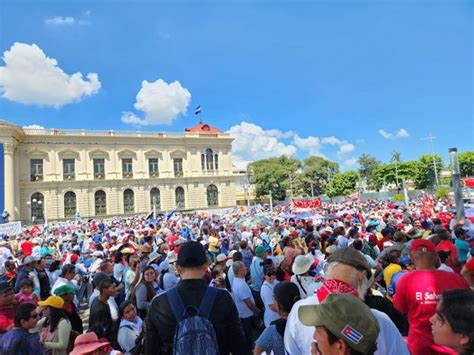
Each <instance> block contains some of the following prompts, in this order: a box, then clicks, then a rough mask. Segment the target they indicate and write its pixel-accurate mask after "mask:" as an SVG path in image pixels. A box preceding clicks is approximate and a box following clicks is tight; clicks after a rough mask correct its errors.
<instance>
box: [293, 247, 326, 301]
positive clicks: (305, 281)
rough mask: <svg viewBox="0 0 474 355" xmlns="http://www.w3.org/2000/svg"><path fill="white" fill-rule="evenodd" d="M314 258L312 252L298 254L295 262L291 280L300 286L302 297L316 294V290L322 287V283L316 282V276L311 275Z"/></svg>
mask: <svg viewBox="0 0 474 355" xmlns="http://www.w3.org/2000/svg"><path fill="white" fill-rule="evenodd" d="M314 260H315V259H314V257H313V256H312V255H311V254H307V255H298V256H297V257H296V259H295V262H294V263H293V266H292V271H293V274H294V275H293V276H291V282H293V283H294V284H295V285H296V286H298V289H299V290H300V297H301V298H306V297H309V296H312V295H314V291H316V290H317V289H318V288H319V287H321V283H320V282H316V280H315V278H314V276H311V275H310V270H311V266H312V265H313V263H314Z"/></svg>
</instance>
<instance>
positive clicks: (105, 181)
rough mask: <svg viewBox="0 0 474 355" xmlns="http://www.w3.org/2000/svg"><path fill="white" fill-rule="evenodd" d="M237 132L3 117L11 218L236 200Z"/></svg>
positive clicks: (144, 209) (116, 212) (221, 203)
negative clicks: (38, 123)
mask: <svg viewBox="0 0 474 355" xmlns="http://www.w3.org/2000/svg"><path fill="white" fill-rule="evenodd" d="M232 140H233V139H232V137H230V136H229V135H228V134H225V133H223V132H222V131H220V130H219V129H217V128H215V127H212V126H209V125H207V124H203V123H200V124H198V125H196V126H195V127H193V128H190V129H186V130H185V132H183V133H179V134H178V133H165V132H140V131H112V130H110V131H89V130H70V129H64V130H62V129H31V128H21V127H19V126H17V125H14V124H12V123H9V122H6V121H0V143H1V144H3V159H4V160H3V165H4V184H3V185H4V186H3V189H4V208H5V209H6V210H7V211H8V213H9V214H10V221H13V220H23V221H26V222H31V221H32V220H36V221H42V220H45V219H47V220H48V221H52V220H60V219H73V218H74V217H75V216H76V213H80V215H81V217H82V218H87V217H95V216H117V215H127V214H138V213H148V212H149V211H151V210H153V208H155V209H156V211H171V210H173V209H174V208H175V207H179V208H180V209H183V210H191V209H204V208H220V207H230V206H235V181H236V180H235V176H234V174H233V171H232V156H231V143H232Z"/></svg>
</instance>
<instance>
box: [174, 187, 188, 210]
mask: <svg viewBox="0 0 474 355" xmlns="http://www.w3.org/2000/svg"><path fill="white" fill-rule="evenodd" d="M175 199H176V208H184V207H185V205H186V203H185V198H184V189H183V188H182V187H181V186H179V187H177V188H176V190H175Z"/></svg>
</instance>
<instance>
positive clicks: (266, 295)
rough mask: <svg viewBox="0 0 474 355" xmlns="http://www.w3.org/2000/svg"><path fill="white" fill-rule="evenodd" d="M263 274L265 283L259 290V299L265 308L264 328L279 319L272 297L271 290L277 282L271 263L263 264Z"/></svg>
mask: <svg viewBox="0 0 474 355" xmlns="http://www.w3.org/2000/svg"><path fill="white" fill-rule="evenodd" d="M263 273H264V275H265V281H264V282H263V285H262V288H261V289H260V297H261V298H262V302H263V305H264V307H265V313H264V314H263V323H264V324H265V327H268V326H269V325H270V323H271V322H273V321H274V320H277V319H278V318H280V317H279V316H278V313H277V311H276V305H275V299H274V297H273V290H274V288H275V286H276V285H277V284H278V281H276V269H275V266H274V265H273V263H269V264H265V265H264V266H263Z"/></svg>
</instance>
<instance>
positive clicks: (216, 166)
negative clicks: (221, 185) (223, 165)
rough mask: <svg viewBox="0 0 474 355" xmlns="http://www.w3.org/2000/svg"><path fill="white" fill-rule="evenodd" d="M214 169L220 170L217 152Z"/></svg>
mask: <svg viewBox="0 0 474 355" xmlns="http://www.w3.org/2000/svg"><path fill="white" fill-rule="evenodd" d="M214 169H215V170H219V155H218V154H217V153H216V154H215V155H214Z"/></svg>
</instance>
